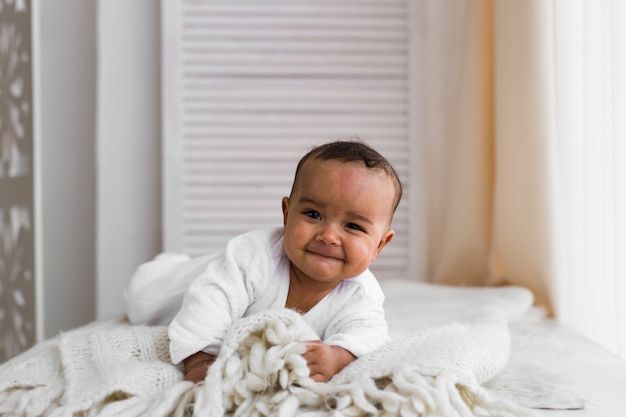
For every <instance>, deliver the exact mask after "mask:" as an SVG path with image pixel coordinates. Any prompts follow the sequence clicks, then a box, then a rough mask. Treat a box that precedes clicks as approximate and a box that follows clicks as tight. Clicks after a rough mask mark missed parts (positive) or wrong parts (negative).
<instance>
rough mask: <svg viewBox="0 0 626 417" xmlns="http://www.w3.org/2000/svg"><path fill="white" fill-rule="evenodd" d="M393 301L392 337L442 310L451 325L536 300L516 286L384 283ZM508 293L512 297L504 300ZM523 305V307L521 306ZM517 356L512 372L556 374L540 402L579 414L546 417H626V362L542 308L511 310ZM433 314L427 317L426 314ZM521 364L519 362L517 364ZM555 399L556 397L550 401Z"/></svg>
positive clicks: (389, 310) (547, 416)
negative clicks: (459, 317) (461, 315)
mask: <svg viewBox="0 0 626 417" xmlns="http://www.w3.org/2000/svg"><path fill="white" fill-rule="evenodd" d="M382 287H383V290H384V291H385V294H386V296H387V301H386V304H385V310H386V314H387V320H388V322H389V323H390V332H391V336H392V338H394V337H401V336H403V335H405V334H406V333H407V332H410V331H411V330H412V329H415V328H419V327H421V326H422V325H423V323H422V321H423V320H424V317H426V316H428V315H429V314H430V313H429V312H432V311H438V312H439V313H438V314H440V320H442V321H445V320H449V319H450V318H451V317H453V316H454V315H456V314H458V312H459V311H463V310H464V309H471V308H473V307H475V306H477V305H482V304H485V303H492V302H495V303H496V304H498V305H501V303H503V302H506V300H508V299H510V297H511V296H513V297H518V298H520V299H521V298H523V297H526V300H527V303H528V304H527V307H530V304H531V303H532V295H531V294H530V292H528V291H527V290H525V289H520V288H516V287H497V288H453V287H440V286H433V285H429V284H422V283H406V282H398V281H388V282H382ZM503 294H505V295H506V296H503V297H502V296H501V295H503ZM521 305H522V304H518V307H519V306H521ZM503 307H505V310H506V311H508V313H509V317H510V319H511V325H510V329H511V336H512V347H511V349H512V352H511V363H510V364H509V366H510V369H509V370H508V372H509V373H510V375H511V377H514V374H513V373H512V372H513V369H511V368H515V367H517V368H519V369H518V370H519V372H520V373H521V374H522V375H524V374H525V375H526V376H520V378H521V377H527V376H528V372H525V371H527V370H528V369H526V370H525V369H524V365H525V364H527V365H529V366H531V367H534V368H541V369H542V371H545V372H547V373H548V374H549V375H551V377H550V378H551V381H552V383H553V386H552V387H551V389H548V390H547V391H546V392H544V395H545V396H546V397H547V398H537V401H544V402H546V406H547V405H548V403H551V404H553V405H557V406H561V407H564V408H567V407H568V406H570V407H572V408H578V407H581V406H582V407H583V408H580V409H574V410H540V411H539V412H540V414H541V415H542V417H619V416H623V415H626V361H624V360H623V359H621V358H619V357H617V356H616V355H614V354H612V353H610V352H609V351H607V350H606V349H604V348H602V347H600V346H598V345H596V344H594V343H592V342H591V341H589V340H588V339H585V338H584V337H582V336H580V335H578V334H577V333H575V332H573V331H572V330H570V329H568V328H567V327H566V326H563V325H561V324H559V323H558V322H557V321H555V320H553V319H549V318H545V317H543V312H541V311H540V310H538V309H536V308H517V309H511V306H508V309H507V308H506V307H507V306H503ZM425 313H427V314H425ZM516 361H517V363H516ZM551 396H552V397H553V398H550V397H551Z"/></svg>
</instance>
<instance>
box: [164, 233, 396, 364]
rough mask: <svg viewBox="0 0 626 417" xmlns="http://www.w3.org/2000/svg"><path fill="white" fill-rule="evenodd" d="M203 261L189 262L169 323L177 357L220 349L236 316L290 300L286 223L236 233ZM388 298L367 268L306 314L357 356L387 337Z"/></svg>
mask: <svg viewBox="0 0 626 417" xmlns="http://www.w3.org/2000/svg"><path fill="white" fill-rule="evenodd" d="M189 262H194V261H189ZM196 264H197V261H196ZM201 265H202V266H203V268H187V270H188V271H189V270H194V269H195V270H196V273H197V276H195V277H194V278H193V280H192V281H191V284H190V285H189V288H188V289H187V291H186V293H185V295H184V299H183V303H182V307H181V309H180V311H179V312H178V313H177V314H176V316H175V317H174V319H173V320H172V322H171V324H170V326H169V337H170V353H171V357H172V362H173V363H179V362H181V361H182V360H183V359H185V358H187V357H189V356H191V355H193V354H194V353H197V352H199V351H206V352H209V353H216V350H219V346H220V344H221V341H222V340H223V338H224V335H225V334H226V331H227V330H228V328H229V327H230V326H231V325H232V324H233V322H234V321H235V320H237V319H238V318H241V317H244V316H248V315H251V314H253V313H256V312H259V311H262V310H266V309H278V308H284V307H285V303H286V301H287V294H288V291H289V271H290V268H289V259H288V258H287V256H286V255H285V252H284V251H283V229H282V228H280V229H275V230H271V231H263V230H253V231H250V232H247V233H245V234H242V235H240V236H238V237H235V238H233V239H232V240H230V241H229V242H228V244H227V245H226V248H225V250H224V251H223V252H222V253H220V254H218V255H215V256H210V257H208V258H205V260H203V261H202V262H201ZM383 301H384V294H383V292H382V290H381V288H380V286H379V284H378V282H377V281H376V278H375V277H374V275H373V274H372V273H371V272H370V271H369V270H366V271H365V272H363V273H362V274H361V275H359V276H357V277H354V278H350V279H346V280H343V281H342V282H340V283H339V284H338V285H337V286H336V287H335V288H334V289H333V290H332V291H331V292H330V293H329V294H328V295H327V296H326V297H324V298H323V299H322V300H321V301H319V302H318V303H317V304H316V305H315V306H314V307H313V308H312V309H310V310H309V311H308V312H306V313H305V314H304V315H303V317H304V319H305V321H306V322H307V323H308V324H309V325H310V326H311V327H312V328H313V330H314V331H315V332H316V333H317V335H318V336H319V338H320V339H321V340H323V341H324V342H325V343H327V344H329V345H335V346H340V347H342V348H344V349H346V350H348V351H350V352H351V353H352V354H353V355H355V356H357V357H359V356H361V355H363V354H365V353H368V352H371V351H373V350H375V349H377V348H378V347H380V346H382V345H383V344H384V343H386V342H387V341H388V332H387V323H386V321H385V314H384V310H383Z"/></svg>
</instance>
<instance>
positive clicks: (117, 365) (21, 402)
mask: <svg viewBox="0 0 626 417" xmlns="http://www.w3.org/2000/svg"><path fill="white" fill-rule="evenodd" d="M382 286H383V289H384V291H385V294H386V297H387V298H386V314H387V320H388V323H389V329H390V336H391V338H392V341H391V342H390V343H389V344H387V345H386V346H385V347H383V348H381V349H380V350H379V351H376V352H373V353H371V354H369V355H366V356H364V357H362V358H359V359H358V360H357V361H355V362H354V363H353V364H351V365H349V366H348V367H347V368H345V369H344V370H343V371H342V372H340V373H339V374H338V375H336V376H335V377H334V378H333V380H331V381H330V382H329V383H328V384H319V383H315V382H313V381H311V380H310V379H309V378H308V374H307V369H306V364H304V365H303V362H302V361H301V360H299V359H301V358H300V356H299V355H300V353H301V352H302V344H301V343H299V341H301V340H307V339H310V338H311V334H310V329H308V328H307V326H306V325H305V324H303V322H302V320H301V319H299V316H298V315H297V314H295V313H294V312H292V311H288V310H284V311H282V310H276V311H270V312H265V313H262V314H258V315H255V316H253V317H250V318H248V319H243V320H241V321H240V322H238V323H237V324H236V325H235V326H233V329H231V331H230V332H229V334H228V335H227V337H226V339H225V341H224V345H223V348H222V351H221V352H220V356H219V358H218V360H217V361H216V363H215V364H214V365H213V366H212V367H211V369H210V371H209V374H208V375H207V380H206V383H204V384H198V385H193V384H191V383H189V382H184V381H182V371H181V369H180V367H177V366H174V365H172V364H171V362H170V361H169V353H168V340H167V333H166V327H165V326H143V325H132V324H130V323H129V322H128V321H127V319H126V318H125V317H117V318H112V319H109V320H101V321H97V322H94V323H91V324H89V325H87V326H84V327H81V328H78V329H75V330H72V331H69V332H66V333H63V334H61V335H59V336H57V337H55V338H52V339H50V340H46V341H44V342H42V343H39V344H37V345H36V346H34V347H33V348H31V349H29V350H28V351H26V352H24V353H22V354H20V355H19V356H17V357H15V358H13V359H11V360H10V361H8V362H6V363H4V364H2V365H0V415H2V416H29V417H30V416H55V417H56V416H100V417H106V416H116V417H136V416H150V417H159V416H164V417H165V416H198V417H202V416H216V415H228V416H242V417H253V416H254V417H257V416H259V417H260V416H266V415H267V416H270V415H271V416H280V417H283V416H292V415H306V416H311V417H313V416H320V417H322V416H337V417H339V416H366V415H367V416H374V415H376V416H396V415H397V416H403V417H404V416H445V417H453V416H466V417H470V416H502V417H505V416H511V417H512V416H518V417H520V416H536V417H546V416H550V417H552V416H554V417H560V416H568V417H609V416H610V417H616V416H620V415H623V413H624V410H626V362H625V361H623V360H621V359H619V358H618V357H617V356H614V355H612V354H610V353H609V352H608V351H606V350H604V349H602V348H600V347H599V346H597V345H594V344H593V343H591V342H590V341H588V340H586V339H584V338H583V337H581V336H579V335H577V334H576V333H574V332H572V331H570V330H569V329H567V328H566V327H564V326H563V325H560V324H559V323H557V322H556V321H554V320H551V319H549V318H546V317H544V315H543V314H542V311H541V310H540V309H537V308H536V307H533V306H532V304H533V298H532V295H531V294H530V292H529V291H527V290H526V289H524V288H520V287H484V288H462V287H447V286H439V285H433V284H424V283H413V282H406V281H384V282H382Z"/></svg>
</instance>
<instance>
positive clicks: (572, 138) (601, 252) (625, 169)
mask: <svg viewBox="0 0 626 417" xmlns="http://www.w3.org/2000/svg"><path fill="white" fill-rule="evenodd" d="M555 28H556V31H555V33H556V38H555V50H556V64H557V65H556V67H557V70H556V80H557V82H556V91H557V103H558V140H557V153H556V155H557V167H558V170H559V171H558V175H557V178H558V193H559V194H558V195H557V197H558V200H557V201H558V205H557V213H559V220H560V224H559V228H560V231H561V232H560V236H559V241H558V247H559V257H560V259H559V260H560V262H559V264H560V273H559V275H560V276H559V279H558V288H559V291H558V292H557V294H556V298H557V299H556V300H555V301H556V305H557V308H556V310H557V314H558V316H559V318H560V319H561V321H563V322H565V323H566V324H569V325H570V326H571V327H573V328H574V329H576V330H578V331H580V332H582V333H583V334H585V335H587V336H588V337H590V338H591V339H593V340H595V341H597V342H599V343H600V344H602V345H604V346H606V347H608V348H609V349H610V350H612V351H614V352H616V353H619V354H620V355H621V356H622V357H626V306H625V304H624V303H626V2H624V1H622V0H557V1H556V7H555Z"/></svg>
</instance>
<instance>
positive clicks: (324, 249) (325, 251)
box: [304, 241, 345, 261]
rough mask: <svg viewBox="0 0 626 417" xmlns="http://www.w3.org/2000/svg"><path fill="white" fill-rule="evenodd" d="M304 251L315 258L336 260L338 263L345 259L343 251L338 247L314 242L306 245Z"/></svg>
mask: <svg viewBox="0 0 626 417" xmlns="http://www.w3.org/2000/svg"><path fill="white" fill-rule="evenodd" d="M304 249H305V250H306V251H307V252H310V253H312V254H314V255H317V256H322V257H324V258H331V259H337V260H340V261H343V260H344V258H345V257H344V253H343V249H342V248H341V247H339V246H331V245H326V244H324V243H320V242H315V241H314V242H311V243H309V244H308V245H306V247H305V248H304Z"/></svg>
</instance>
